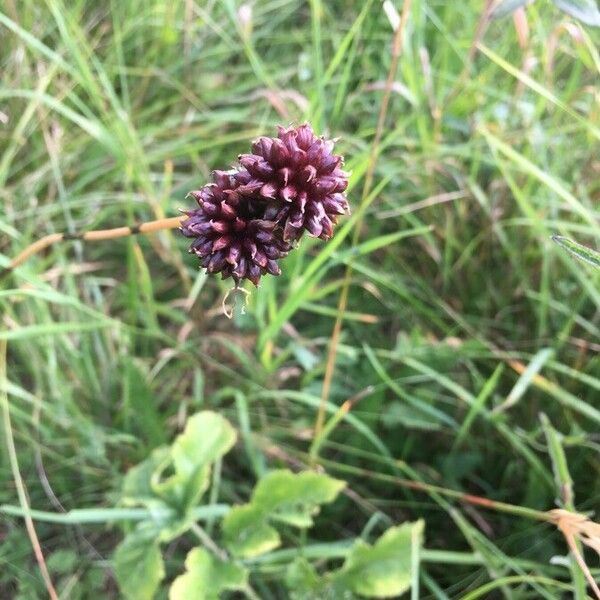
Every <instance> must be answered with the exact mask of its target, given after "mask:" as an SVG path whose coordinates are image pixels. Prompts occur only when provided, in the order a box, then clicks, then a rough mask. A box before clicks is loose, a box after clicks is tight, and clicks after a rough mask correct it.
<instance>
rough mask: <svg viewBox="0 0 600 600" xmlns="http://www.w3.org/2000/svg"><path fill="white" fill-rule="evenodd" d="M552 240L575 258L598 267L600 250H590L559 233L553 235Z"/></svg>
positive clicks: (599, 266)
mask: <svg viewBox="0 0 600 600" xmlns="http://www.w3.org/2000/svg"><path fill="white" fill-rule="evenodd" d="M552 240H553V241H554V242H556V243H557V244H558V245H559V246H561V248H564V249H565V250H566V251H567V252H569V253H571V254H572V255H573V256H575V257H576V258H579V259H580V260H583V261H584V262H586V263H588V264H589V265H592V266H593V267H596V268H600V252H596V250H592V249H591V248H588V247H587V246H583V245H582V244H578V243H577V242H574V241H573V240H570V239H569V238H566V237H562V236H560V235H553V236H552Z"/></svg>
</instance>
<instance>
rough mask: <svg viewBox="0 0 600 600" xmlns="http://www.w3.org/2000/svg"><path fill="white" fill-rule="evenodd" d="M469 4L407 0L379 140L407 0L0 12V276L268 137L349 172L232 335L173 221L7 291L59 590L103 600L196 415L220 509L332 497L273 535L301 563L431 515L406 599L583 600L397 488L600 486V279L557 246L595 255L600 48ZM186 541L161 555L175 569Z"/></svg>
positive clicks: (527, 543)
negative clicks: (264, 485)
mask: <svg viewBox="0 0 600 600" xmlns="http://www.w3.org/2000/svg"><path fill="white" fill-rule="evenodd" d="M458 4H459V3H454V2H446V1H444V0H413V2H412V6H411V9H410V13H409V16H408V20H407V22H406V27H405V32H404V38H403V43H402V48H401V56H400V59H399V66H398V71H397V75H396V77H395V79H394V81H393V85H392V87H391V98H390V102H389V106H388V108H387V114H386V115H385V121H384V127H383V128H382V130H381V142H380V145H379V147H376V145H375V144H374V140H375V138H376V129H377V120H378V114H379V112H380V107H381V103H382V98H383V97H384V95H385V86H386V84H385V81H386V78H387V77H388V73H389V72H390V65H391V62H392V60H393V57H392V52H391V49H392V38H393V35H394V32H393V30H392V25H394V23H395V17H396V16H397V14H398V12H399V11H401V6H402V5H401V3H400V2H397V3H395V2H394V3H387V4H386V6H387V12H386V10H384V7H383V5H382V4H381V2H380V1H379V0H361V1H348V0H344V1H342V0H339V1H338V0H332V1H327V2H325V1H322V0H311V1H307V2H297V1H293V0H265V1H261V2H246V3H242V2H239V1H237V0H236V1H234V0H221V1H217V0H215V1H211V0H208V1H204V0H201V1H193V0H185V1H181V2H165V1H164V0H143V1H140V2H130V1H123V2H118V1H116V0H115V1H110V2H109V1H107V2H86V1H83V0H72V1H69V2H66V1H65V0H45V1H44V2H39V1H37V0H36V1H34V0H4V2H3V3H2V6H1V7H0V10H1V12H0V40H1V44H0V71H1V82H0V86H1V87H0V151H1V154H0V201H1V206H2V208H1V210H0V252H1V253H2V257H0V258H1V260H2V264H6V263H7V261H8V259H9V258H10V257H11V256H14V255H15V254H17V253H18V252H19V251H20V250H22V249H23V248H24V247H25V246H26V245H27V244H29V243H31V242H32V241H33V240H35V239H37V238H38V237H40V236H42V235H45V234H47V233H50V232H54V231H77V230H87V229H93V228H106V227H111V226H118V225H121V224H126V223H136V222H140V221H144V220H149V219H154V218H158V217H161V216H164V215H166V216H172V215H175V214H176V213H177V210H178V209H179V208H185V207H186V206H188V205H189V202H190V201H189V200H186V199H185V195H186V193H187V192H188V191H189V190H191V189H197V188H199V187H200V186H202V185H203V184H204V183H205V182H206V181H207V180H208V178H209V174H210V172H211V170H212V169H214V168H227V167H228V166H229V165H230V164H231V163H232V162H233V161H234V160H235V157H236V156H237V154H238V153H240V152H244V151H246V149H247V148H248V144H249V141H250V140H252V139H253V138H255V137H256V136H258V135H261V134H266V135H273V132H274V130H275V125H276V124H278V123H283V124H288V123H290V122H293V123H299V122H302V121H303V120H309V121H310V122H311V123H312V124H313V126H314V127H315V129H316V130H317V131H319V132H321V133H325V134H327V135H329V136H332V137H339V142H338V146H337V147H338V149H339V150H340V152H342V153H343V154H344V155H345V157H346V167H347V168H348V169H349V170H351V171H352V178H351V187H350V191H349V198H350V203H351V205H352V207H353V210H354V216H353V217H352V218H351V219H348V218H347V219H343V220H342V222H341V224H340V227H339V228H338V236H337V237H336V238H334V241H332V242H330V243H328V244H325V243H323V242H321V241H314V240H308V239H305V240H304V241H303V242H302V244H301V246H300V248H299V249H298V250H296V251H295V252H293V253H292V254H291V255H290V256H289V258H288V259H286V261H285V262H284V265H283V274H282V275H281V276H280V277H279V278H273V277H264V278H263V281H262V283H261V286H260V288H259V289H257V290H252V293H251V296H250V299H249V302H248V305H247V306H246V307H245V311H242V310H240V306H238V307H237V308H236V311H235V312H236V314H235V317H234V319H232V320H228V319H226V318H224V317H223V314H222V308H221V302H222V298H223V296H224V294H225V292H226V291H227V290H228V288H229V287H230V284H229V283H228V282H221V281H219V280H217V279H216V278H212V277H207V276H206V274H205V273H203V272H199V271H198V269H197V263H196V262H195V260H194V258H193V257H191V256H188V255H187V254H186V246H187V244H186V241H185V240H184V239H181V238H180V237H179V236H178V235H177V233H176V232H163V233H161V234H158V235H155V236H148V237H137V238H124V239H121V240H116V241H114V242H111V243H109V244H91V243H90V244H85V245H84V244H81V243H77V242H75V243H71V242H69V243H64V244H62V245H58V246H56V247H54V248H53V249H52V250H51V251H50V252H47V253H45V254H44V255H43V256H40V257H37V258H35V259H33V260H31V261H30V262H28V263H27V264H26V265H24V266H22V267H21V268H19V269H18V271H17V272H16V273H15V275H14V277H12V279H11V280H10V281H8V282H3V288H2V291H0V305H1V312H0V315H1V325H0V338H1V339H3V340H7V341H8V358H7V361H8V362H7V364H8V378H7V382H6V384H5V385H4V386H3V388H4V390H5V392H6V393H7V394H8V400H9V405H10V418H11V423H12V435H13V436H14V443H15V445H16V448H17V456H18V463H19V468H20V472H21V474H22V477H23V482H24V485H25V487H26V490H27V498H28V502H29V504H30V506H31V507H32V508H35V509H38V510H42V511H48V512H62V511H68V510H71V509H76V508H87V509H94V510H97V511H98V512H97V513H93V514H97V515H98V518H97V521H98V522H96V523H87V522H85V523H84V522H77V520H75V521H74V522H71V523H70V524H68V523H48V522H45V521H44V520H35V521H34V523H35V529H36V531H37V535H38V536H39V541H40V546H41V550H42V552H43V555H44V557H45V560H46V562H47V564H48V568H49V571H50V575H51V578H52V579H53V581H54V584H55V586H56V588H57V591H58V593H59V595H60V597H61V598H65V599H66V598H72V599H75V598H117V597H120V593H119V591H118V588H117V585H116V582H115V579H114V574H113V568H112V563H111V556H112V553H113V550H114V548H115V546H116V545H117V544H118V543H119V541H120V540H121V539H122V537H123V533H122V528H121V527H119V526H117V525H116V524H115V523H113V522H111V521H110V520H107V521H106V522H103V518H102V515H103V514H105V513H103V512H102V510H103V509H105V508H107V509H108V508H111V507H116V506H118V503H119V497H120V490H121V485H122V482H123V477H124V475H125V473H126V472H127V470H128V469H129V468H130V467H131V466H132V465H134V464H136V463H138V462H140V461H142V460H144V459H145V458H146V457H148V456H149V455H150V453H151V451H152V450H153V449H154V448H156V447H158V446H160V445H163V444H168V443H171V442H172V441H173V439H174V438H175V436H176V435H177V434H178V433H179V432H180V431H181V430H182V428H183V426H184V424H185V422H186V418H187V416H188V415H190V414H192V413H194V412H197V411H199V410H202V409H211V410H214V411H216V412H218V413H220V414H221V415H223V416H225V417H227V418H228V420H229V421H230V422H231V423H232V424H233V425H234V427H235V428H236V429H237V430H238V432H239V434H240V438H239V441H238V444H237V445H236V446H235V448H234V449H233V450H232V451H231V452H230V454H229V455H228V456H227V457H226V458H225V459H224V460H223V463H222V466H221V468H220V470H219V471H218V473H219V477H218V478H217V479H215V480H213V485H212V487H211V492H210V494H211V499H212V500H213V501H214V500H216V499H219V500H220V501H223V502H227V503H239V502H244V501H247V499H248V497H249V494H250V491H251V489H252V488H253V486H254V484H255V482H256V481H257V479H258V478H259V477H260V476H261V475H263V474H264V473H265V470H266V469H268V468H275V467H287V468H291V469H292V470H298V469H303V468H308V466H309V465H311V464H312V465H314V464H321V465H322V466H323V467H324V468H325V470H326V471H327V472H328V473H330V474H331V475H332V476H334V477H338V478H342V479H344V480H346V481H347V482H348V487H347V488H346V490H345V492H344V493H343V494H342V495H340V497H339V498H338V499H337V501H336V502H335V503H334V504H331V505H328V506H326V507H324V508H323V510H322V512H321V514H320V515H319V516H318V518H317V520H316V524H315V526H314V527H313V528H312V529H310V530H309V531H308V532H304V533H302V534H298V533H297V532H294V531H288V532H286V533H285V536H284V539H285V543H286V545H287V546H289V547H292V548H302V547H305V546H307V545H310V544H312V547H314V548H321V549H322V552H323V553H322V554H319V552H317V551H315V552H316V554H315V556H314V558H315V559H318V560H320V561H321V562H320V563H319V566H320V567H322V566H323V565H324V564H325V561H327V560H329V561H330V562H331V561H333V563H335V560H338V559H339V557H336V555H335V552H330V553H329V554H327V552H328V549H329V550H331V549H335V548H337V547H338V546H336V544H338V543H339V542H340V541H343V540H348V539H352V538H356V537H357V536H362V537H363V538H364V539H365V540H367V541H373V539H375V538H376V537H377V536H378V535H380V534H381V533H382V532H383V531H384V530H385V529H386V528H387V527H389V526H391V525H393V524H398V523H402V522H404V521H415V520H417V519H419V518H421V519H423V520H424V522H425V532H424V538H425V546H424V547H425V549H424V550H423V556H422V561H421V564H420V567H419V571H418V575H417V577H416V579H413V583H414V584H415V585H417V584H418V586H419V588H418V589H419V591H416V590H415V588H413V592H412V593H413V597H421V598H464V597H467V596H468V594H474V593H475V594H477V593H479V596H477V595H473V596H469V597H486V598H495V597H498V598H501V597H502V598H515V599H517V598H540V597H547V598H558V597H562V596H561V594H565V596H564V597H577V598H585V597H586V592H585V585H584V583H583V579H582V577H581V574H580V573H579V571H578V570H577V569H576V568H573V563H572V561H570V560H569V559H568V558H567V554H568V552H567V547H566V544H565V541H564V539H563V538H562V536H561V535H560V534H559V533H558V532H556V531H555V529H554V528H552V527H550V526H548V525H547V524H543V523H537V522H535V521H531V520H528V519H525V518H521V517H519V516H518V515H514V514H505V513H501V512H497V511H488V510H486V509H484V508H481V507H476V506H470V505H468V504H464V503H454V502H453V501H452V500H451V499H446V500H444V498H443V497H442V496H440V495H437V494H431V493H423V492H419V491H416V490H410V489H406V488H405V487H402V486H401V485H398V483H399V481H398V479H399V478H404V479H410V480H415V481H417V480H420V481H426V482H429V483H434V484H436V485H439V486H441V487H443V488H449V489H455V490H459V491H463V492H468V493H472V494H477V495H480V496H484V497H487V498H489V499H492V500H496V501H503V502H508V503H511V504H514V505H520V506H524V507H529V508H533V509H539V510H549V509H551V508H554V507H556V506H561V507H566V508H571V509H573V508H576V509H577V510H578V511H581V512H585V511H591V510H594V509H597V508H598V506H599V499H600V483H599V482H600V460H599V454H598V453H599V451H600V437H599V434H598V431H599V427H598V425H599V423H600V402H599V398H600V354H599V350H600V336H599V331H600V285H599V284H600V279H599V277H598V274H597V273H594V272H593V271H592V270H591V269H589V270H588V269H587V267H586V265H584V264H583V263H581V262H576V261H574V260H573V259H572V258H571V257H570V256H569V255H568V254H566V253H565V252H563V250H562V249H560V248H559V247H558V246H556V245H554V244H553V243H552V241H551V239H550V237H551V235H552V234H554V233H560V234H562V235H566V236H568V237H571V238H575V239H577V240H579V241H580V242H582V243H586V244H587V245H588V246H594V245H595V244H597V241H598V240H599V239H600V225H599V223H600V212H599V199H600V160H599V152H598V150H599V145H598V140H599V135H600V102H599V100H600V88H599V86H598V82H599V79H598V77H599V72H600V55H599V53H598V47H597V44H598V42H599V41H600V37H599V34H598V30H597V29H594V28H592V27H588V26H586V25H584V24H582V23H581V22H579V21H577V20H575V19H574V18H573V17H572V16H570V15H568V14H566V13H564V12H562V11H560V10H559V8H557V7H556V6H555V5H554V4H553V3H552V2H550V1H548V0H546V1H544V0H539V1H538V2H535V3H533V4H531V5H530V6H527V7H526V8H523V9H519V10H518V11H517V12H516V13H514V14H512V15H507V16H506V17H504V18H498V19H492V18H490V8H491V6H492V3H491V2H488V3H487V4H486V3H484V2H479V1H475V0H473V1H470V2H466V3H460V7H459V6H458ZM513 4H514V5H515V6H516V5H517V4H519V3H513ZM520 4H523V3H520ZM567 4H568V3H567ZM575 4H577V3H575ZM579 4H584V5H585V4H587V6H588V7H589V6H590V5H589V3H586V2H579ZM394 6H395V9H394ZM590 10H591V9H590ZM370 164H371V165H373V167H374V171H373V180H372V186H371V187H370V193H369V190H368V189H367V195H366V196H365V194H364V189H365V187H364V186H365V178H366V176H367V174H368V171H369V165H370ZM359 206H362V207H363V209H364V210H361V209H359ZM349 264H350V265H351V266H352V273H351V283H350V288H349V297H348V303H347V307H346V309H345V310H344V311H343V314H342V317H343V318H342V321H341V326H342V327H341V335H340V337H339V343H338V344H337V345H336V353H335V360H336V363H335V371H334V375H333V378H332V383H331V389H330V392H329V394H328V398H327V401H328V404H326V408H327V411H326V412H327V419H326V428H325V433H324V435H321V436H320V437H319V439H318V443H317V444H315V443H314V434H315V429H314V425H315V419H316V415H317V412H318V407H319V404H320V402H321V396H322V388H323V380H324V374H325V369H326V362H327V355H328V351H329V349H330V340H331V336H332V329H333V325H334V321H335V318H336V314H337V306H338V302H339V297H340V291H341V289H342V287H343V280H344V271H345V265H349ZM340 406H341V407H343V409H342V410H338V409H339V407H340ZM543 415H545V418H544V417H543ZM8 432H9V433H10V429H9V430H8ZM0 435H1V436H2V448H3V449H4V448H6V447H7V444H9V443H10V440H9V439H8V436H7V429H6V428H5V429H4V430H3V433H2V434H0ZM549 440H552V441H553V443H555V444H558V446H559V447H560V448H561V449H562V452H560V451H558V455H557V453H556V451H555V452H554V454H553V453H552V452H551V451H550V450H551V448H549V446H548V442H549ZM555 450H556V449H555ZM557 456H559V457H561V456H562V457H563V458H564V459H565V460H564V461H563V462H561V464H558V465H557V461H556V458H557ZM553 458H554V461H553ZM559 462H560V461H559ZM0 481H1V485H0V504H1V503H4V504H9V505H13V506H18V505H19V500H18V496H17V490H16V485H15V479H14V477H13V471H12V470H11V465H10V463H9V455H8V453H4V452H3V453H2V454H1V455H0ZM3 510H4V513H5V514H3V515H2V518H1V520H0V596H1V597H2V598H20V599H30V598H37V597H40V598H42V597H46V594H47V592H46V590H45V586H44V583H43V580H42V577H41V575H40V574H39V570H38V568H37V564H36V561H35V558H34V554H33V552H32V546H31V542H30V540H29V537H28V535H27V534H26V530H25V526H24V523H23V520H22V519H21V518H20V517H19V516H16V515H15V514H11V515H8V514H7V512H6V508H4V509H3ZM13 513H14V511H13ZM215 535H216V532H215ZM216 539H217V540H218V536H217V538H216ZM317 542H319V543H321V545H319V546H315V544H316V543H317ZM194 543H197V542H196V540H194V539H192V538H190V537H189V536H187V534H186V535H183V536H181V537H180V538H178V539H177V540H175V541H173V542H171V543H170V544H169V545H168V547H167V548H166V549H164V553H163V554H164V559H165V563H166V572H167V580H172V579H173V578H174V577H175V576H176V575H177V574H179V573H180V572H181V570H182V566H183V561H184V558H185V555H186V552H187V551H188V550H189V549H190V548H191V547H192V546H193V545H194ZM327 556H329V559H327ZM553 557H554V558H553ZM595 558H597V557H593V556H591V555H590V556H588V559H589V564H590V566H591V567H592V571H593V572H594V573H595V574H596V576H597V575H598V570H597V569H595V568H594V567H596V566H597V562H596V563H595V562H594V559H595ZM265 564H267V563H265ZM267 567H268V568H267ZM267 567H264V568H263V569H262V570H260V569H258V568H257V570H256V571H253V576H252V584H253V586H254V590H255V591H256V593H257V594H258V596H259V597H261V598H266V599H269V598H285V597H288V594H291V593H293V590H292V591H289V590H288V591H286V586H285V585H284V579H285V569H286V563H285V562H278V563H272V564H267ZM498 581H500V582H501V584H502V585H500V584H498V586H499V587H494V589H492V588H485V587H484V586H486V585H488V584H489V583H490V582H492V584H493V583H494V582H498ZM557 586H558V587H557ZM560 586H562V587H560ZM165 589H166V588H165ZM486 589H488V591H487V592H486V591H485V590H486ZM478 590H484V591H483V592H478ZM565 590H566V591H565ZM587 593H588V594H589V593H591V592H589V591H588V592H587ZM160 594H162V595H163V597H164V595H165V594H166V592H165V591H164V590H163V591H161V592H160Z"/></svg>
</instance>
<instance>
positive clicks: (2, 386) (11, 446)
mask: <svg viewBox="0 0 600 600" xmlns="http://www.w3.org/2000/svg"><path fill="white" fill-rule="evenodd" d="M6 346H7V344H6V340H0V403H1V404H2V416H3V421H4V434H5V436H6V447H7V450H8V458H9V461H10V467H11V470H12V475H13V480H14V482H15V486H16V488H17V495H18V496H19V503H20V505H21V509H22V510H23V514H24V517H25V527H26V529H27V534H28V535H29V539H30V540H31V545H32V547H33V552H34V554H35V558H36V560H37V563H38V566H39V568H40V572H41V574H42V578H43V580H44V584H45V585H46V590H47V591H48V595H49V596H50V599H51V600H58V594H57V593H56V590H55V588H54V585H53V584H52V579H51V578H50V573H49V572H48V567H47V566H46V561H45V560H44V554H43V553H42V547H41V545H40V540H39V539H38V536H37V533H36V531H35V527H34V526H33V520H32V518H31V514H30V511H29V504H28V501H27V492H26V491H25V484H24V483H23V479H22V477H21V471H20V470H19V461H18V459H17V449H16V447H15V440H14V436H13V431H12V424H11V422H10V408H9V405H8V394H7V393H6V389H7V385H6V384H7V380H6Z"/></svg>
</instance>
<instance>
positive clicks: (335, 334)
mask: <svg viewBox="0 0 600 600" xmlns="http://www.w3.org/2000/svg"><path fill="white" fill-rule="evenodd" d="M410 7H411V0H404V5H403V6H402V16H401V19H400V23H399V25H398V27H397V28H396V30H395V32H394V37H393V42H392V62H391V64H390V69H389V71H388V76H387V80H386V83H385V90H384V93H383V98H382V99H381V106H380V108H379V116H378V118H377V128H376V130H375V137H374V139H373V145H372V146H371V155H370V157H369V165H368V167H367V171H366V174H365V184H364V187H363V191H362V197H361V201H360V205H359V210H360V209H361V208H362V206H363V205H364V204H365V203H366V201H367V198H368V196H369V193H370V191H371V187H372V185H373V177H374V174H375V165H376V163H377V158H378V156H379V146H380V143H381V138H382V136H383V130H384V126H385V120H386V116H387V112H388V106H389V103H390V97H391V95H392V87H393V84H394V79H395V78H396V71H397V70H398V62H399V60H400V54H401V51H402V41H403V39H404V30H405V28H406V23H407V21H408V15H409V12H410ZM363 216H364V213H363V214H361V215H360V217H359V218H358V220H357V221H356V225H355V226H354V232H353V236H352V245H353V246H355V245H356V243H357V241H358V237H359V236H360V229H361V225H362V221H363ZM351 278H352V265H351V264H350V263H349V264H348V265H347V266H346V271H345V273H344V279H343V283H342V289H341V292H340V299H339V302H338V307H337V315H336V318H335V324H334V326H333V331H332V333H331V341H330V344H329V352H328V354H327V363H326V366H325V376H324V378H323V387H322V389H321V402H320V404H319V411H318V413H317V417H316V421H315V428H314V439H319V438H320V435H321V431H322V429H323V425H324V422H325V406H326V405H327V400H328V399H329V392H330V390H331V382H332V379H333V373H334V371H335V359H336V356H337V347H338V342H339V338H340V334H341V331H342V320H343V317H344V312H345V311H346V307H347V305H348V293H349V289H350V281H351ZM316 459H317V455H316V453H315V455H314V456H313V462H314V461H316Z"/></svg>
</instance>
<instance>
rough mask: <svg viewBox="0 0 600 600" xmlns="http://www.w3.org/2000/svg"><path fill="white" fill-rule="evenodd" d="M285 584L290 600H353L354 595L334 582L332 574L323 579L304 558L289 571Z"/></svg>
mask: <svg viewBox="0 0 600 600" xmlns="http://www.w3.org/2000/svg"><path fill="white" fill-rule="evenodd" d="M285 584H286V586H287V588H288V593H289V598H290V600H334V599H336V598H343V599H344V600H352V599H353V598H355V596H354V594H352V592H350V591H349V590H348V589H347V588H344V586H343V585H342V584H338V583H336V582H335V581H333V580H332V577H331V574H330V573H326V574H325V575H323V576H322V577H321V576H320V575H319V574H318V573H317V571H316V569H315V568H314V567H313V566H312V565H311V564H310V563H309V562H308V561H307V560H306V559H305V558H304V557H298V558H296V560H294V562H292V563H291V564H290V565H289V566H288V569H287V572H286V577H285Z"/></svg>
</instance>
